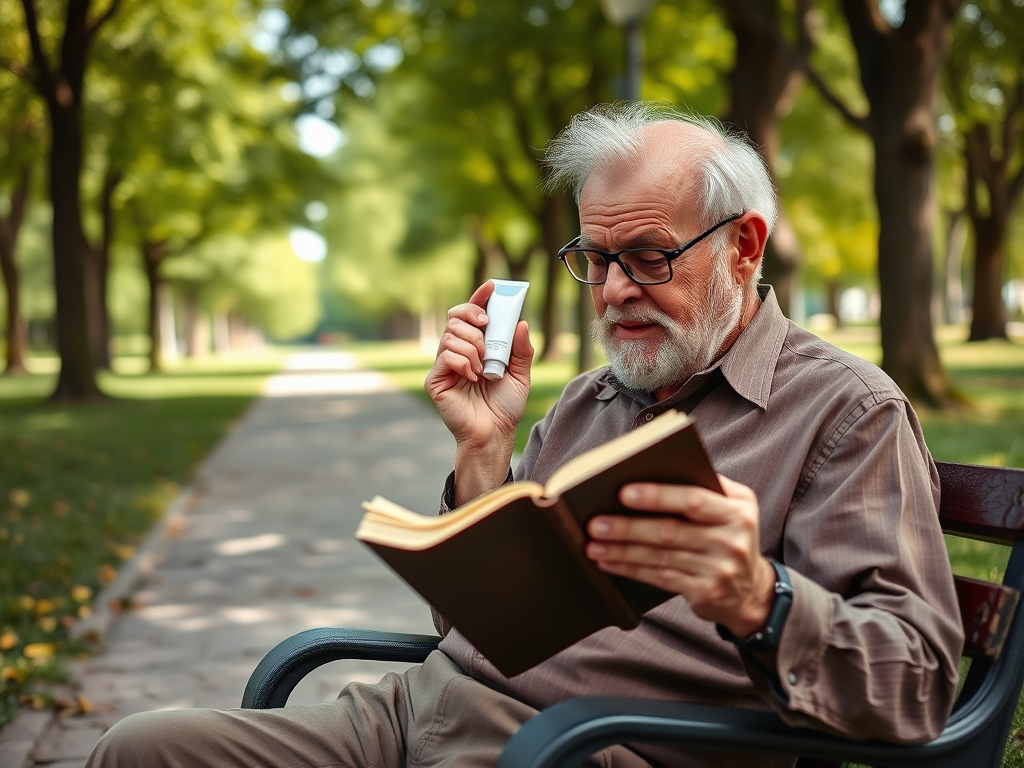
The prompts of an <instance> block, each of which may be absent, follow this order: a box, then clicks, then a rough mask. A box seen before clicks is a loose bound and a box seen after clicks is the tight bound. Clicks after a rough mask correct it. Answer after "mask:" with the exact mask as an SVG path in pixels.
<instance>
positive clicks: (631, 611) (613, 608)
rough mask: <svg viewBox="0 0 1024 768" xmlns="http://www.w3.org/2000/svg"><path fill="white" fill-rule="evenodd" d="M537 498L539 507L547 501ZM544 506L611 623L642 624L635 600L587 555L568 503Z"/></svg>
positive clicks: (550, 521) (577, 524)
mask: <svg viewBox="0 0 1024 768" xmlns="http://www.w3.org/2000/svg"><path fill="white" fill-rule="evenodd" d="M534 501H535V502H538V506H540V505H541V504H543V502H544V501H545V500H542V499H534ZM541 509H542V511H543V513H544V519H545V520H547V521H548V523H549V524H550V525H551V527H552V529H553V530H554V531H555V533H556V534H557V535H558V537H559V539H561V540H562V543H564V544H565V547H566V549H567V550H568V551H569V554H570V555H571V556H572V558H573V559H574V560H576V562H577V563H578V564H579V567H580V570H581V571H583V573H584V574H585V575H586V577H587V580H588V581H589V582H590V583H591V585H593V587H594V590H595V591H596V592H597V594H598V595H599V596H600V598H601V602H603V603H604V605H605V606H606V607H607V608H608V613H609V615H610V616H611V619H612V623H613V624H615V625H616V626H618V627H621V628H622V629H632V628H633V627H636V626H637V625H639V624H640V613H639V612H638V611H637V610H636V608H635V607H634V606H633V604H632V602H630V600H629V599H628V598H627V597H626V596H625V595H624V594H622V592H621V591H620V590H619V588H618V587H617V586H616V585H615V582H614V581H612V579H611V577H610V576H609V575H608V574H606V573H605V572H604V571H602V570H601V569H600V568H598V567H597V565H596V564H595V563H594V561H593V560H591V559H590V558H589V557H587V553H586V551H585V550H586V544H587V537H586V534H585V533H584V532H583V530H582V529H581V528H580V524H579V523H578V522H577V521H576V518H575V516H574V515H573V514H572V512H570V511H569V508H568V507H567V506H566V505H565V502H564V501H562V499H560V498H559V499H556V500H555V502H554V503H553V504H550V505H544V506H542V507H541Z"/></svg>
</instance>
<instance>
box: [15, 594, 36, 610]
mask: <svg viewBox="0 0 1024 768" xmlns="http://www.w3.org/2000/svg"><path fill="white" fill-rule="evenodd" d="M18 605H19V606H21V610H23V611H31V610H32V609H33V608H35V607H36V601H35V599H34V598H33V597H31V596H29V595H22V596H21V597H19V598H18Z"/></svg>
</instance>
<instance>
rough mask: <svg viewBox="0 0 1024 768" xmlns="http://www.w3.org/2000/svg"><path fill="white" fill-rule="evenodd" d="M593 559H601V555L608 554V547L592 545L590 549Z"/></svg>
mask: <svg viewBox="0 0 1024 768" xmlns="http://www.w3.org/2000/svg"><path fill="white" fill-rule="evenodd" d="M588 551H589V552H590V555H591V557H601V555H606V554H608V547H606V546H605V545H604V544H591V545H590V546H589V547H588Z"/></svg>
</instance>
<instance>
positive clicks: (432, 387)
mask: <svg viewBox="0 0 1024 768" xmlns="http://www.w3.org/2000/svg"><path fill="white" fill-rule="evenodd" d="M453 377H455V378H463V379H466V380H468V381H471V382H477V381H479V380H480V378H479V376H478V375H477V373H476V371H474V370H473V364H472V363H471V362H470V361H469V359H468V358H467V357H466V356H465V355H460V354H458V353H457V352H453V351H452V350H450V349H445V350H443V351H441V352H440V353H439V354H438V356H437V358H436V359H435V360H434V365H433V367H432V368H431V369H430V373H428V374H427V378H426V380H425V381H424V386H425V387H426V389H427V392H428V393H431V396H433V394H435V393H437V392H440V391H443V390H446V389H450V388H451V387H452V386H454V385H455V384H456V382H454V381H451V379H452V378H453Z"/></svg>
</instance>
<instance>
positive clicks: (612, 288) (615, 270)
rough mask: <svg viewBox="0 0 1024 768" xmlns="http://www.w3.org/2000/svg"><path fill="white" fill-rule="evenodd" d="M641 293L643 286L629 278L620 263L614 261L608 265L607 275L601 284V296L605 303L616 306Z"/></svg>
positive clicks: (635, 297)
mask: <svg viewBox="0 0 1024 768" xmlns="http://www.w3.org/2000/svg"><path fill="white" fill-rule="evenodd" d="M642 295H643V288H641V287H640V286H639V285H637V284H636V283H634V282H633V281H632V280H630V279H629V277H628V276H627V275H626V272H625V270H624V269H623V268H622V265H621V264H619V263H617V262H615V263H612V264H609V265H608V276H607V277H606V278H605V281H604V285H602V286H601V296H602V298H603V299H604V301H605V303H606V304H608V305H609V306H612V307H618V306H621V305H622V304H624V303H625V302H626V301H627V300H629V299H637V298H640V296H642Z"/></svg>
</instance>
